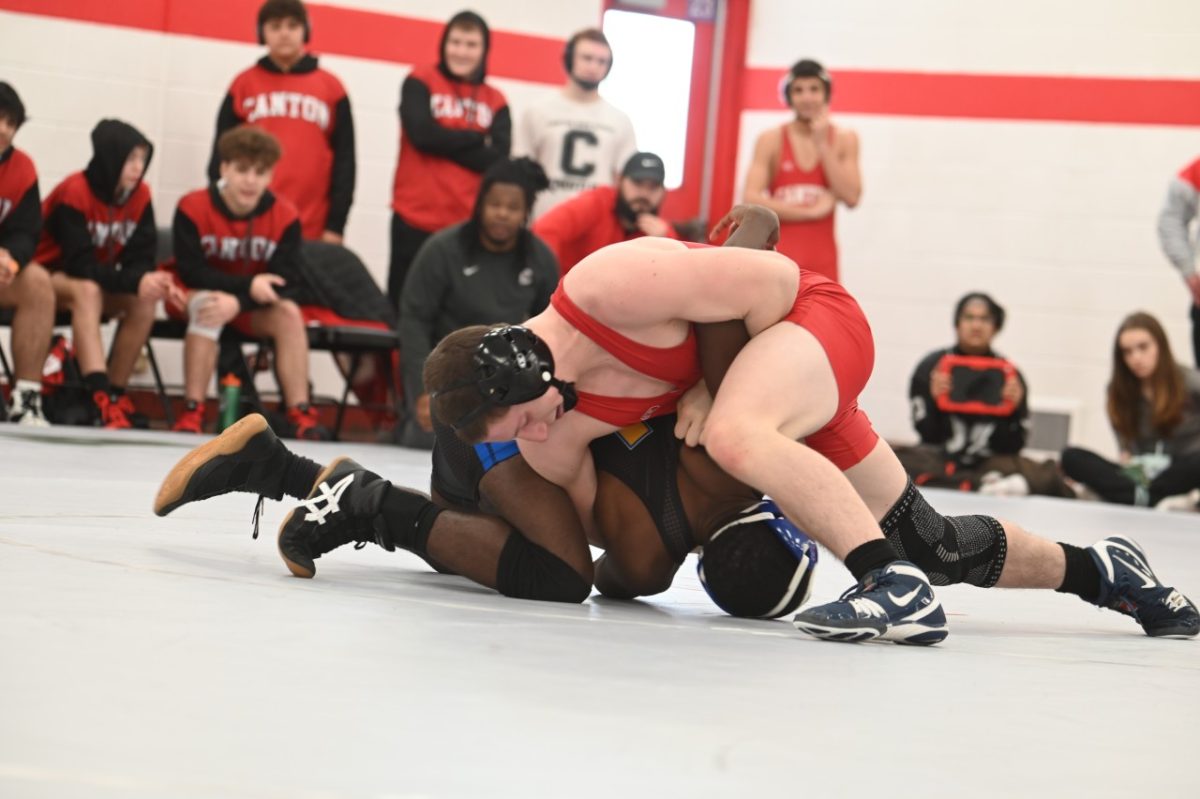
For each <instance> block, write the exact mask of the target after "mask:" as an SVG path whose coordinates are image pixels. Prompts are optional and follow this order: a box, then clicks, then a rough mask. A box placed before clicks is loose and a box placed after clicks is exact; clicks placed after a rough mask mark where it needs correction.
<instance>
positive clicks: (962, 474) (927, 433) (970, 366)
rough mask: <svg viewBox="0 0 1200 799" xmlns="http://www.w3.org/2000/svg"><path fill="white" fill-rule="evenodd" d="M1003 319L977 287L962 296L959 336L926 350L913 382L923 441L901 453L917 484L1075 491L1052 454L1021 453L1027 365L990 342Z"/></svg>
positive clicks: (913, 402) (911, 395)
mask: <svg viewBox="0 0 1200 799" xmlns="http://www.w3.org/2000/svg"><path fill="white" fill-rule="evenodd" d="M1003 327H1004V309H1003V308H1002V307H1001V306H1000V305H999V304H998V303H997V302H996V301H995V300H993V299H992V298H991V297H990V296H988V295H987V294H982V293H978V292H972V293H971V294H967V295H966V296H964V297H963V298H962V299H960V300H959V301H958V305H957V306H955V309H954V328H955V332H956V334H957V341H956V342H955V344H954V346H952V347H949V348H945V349H938V350H935V351H933V352H931V353H930V354H929V355H927V356H925V358H924V359H923V360H922V361H921V362H920V363H919V364H917V368H916V371H914V372H913V376H912V381H911V383H910V384H909V392H908V394H909V401H910V403H911V406H912V417H913V426H914V427H916V429H917V434H918V435H920V436H921V444H920V445H918V446H915V447H900V448H897V450H896V454H897V456H898V457H899V458H900V462H901V463H903V464H904V468H905V470H906V471H908V473H909V475H910V476H912V478H913V480H914V481H915V482H917V483H918V484H919V485H932V486H945V487H952V488H966V489H968V490H973V489H976V488H981V487H982V489H981V490H983V491H985V492H986V493H994V494H1005V493H1007V494H1016V495H1022V494H1029V493H1033V494H1048V495H1050V496H1071V492H1070V491H1069V489H1067V487H1066V485H1065V484H1064V483H1063V480H1062V478H1061V477H1060V476H1059V474H1058V467H1057V466H1056V465H1055V464H1054V463H1053V462H1048V463H1045V464H1038V463H1035V462H1034V461H1032V460H1030V459H1028V458H1023V457H1021V456H1020V453H1021V450H1022V449H1023V448H1024V447H1025V432H1026V431H1025V425H1026V423H1027V420H1028V418H1029V408H1028V405H1027V404H1026V391H1027V389H1026V385H1025V378H1024V377H1023V376H1022V375H1021V372H1020V371H1019V370H1018V369H1017V368H1016V367H1015V366H1013V365H1012V364H1011V363H1009V362H1008V361H1006V360H1004V358H1003V357H1002V356H1000V355H997V354H996V352H995V351H994V350H993V349H992V340H993V339H994V338H995V337H996V335H997V334H998V333H999V332H1000V330H1001V329H1002V328H1003ZM962 358H970V359H974V360H970V361H966V360H959V359H962ZM994 478H1003V479H1001V480H1000V481H999V482H996V483H993V479H994Z"/></svg>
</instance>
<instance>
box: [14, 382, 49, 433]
mask: <svg viewBox="0 0 1200 799" xmlns="http://www.w3.org/2000/svg"><path fill="white" fill-rule="evenodd" d="M8 420H9V421H10V422H12V423H13V424H20V425H25V426H26V427H49V426H50V422H48V421H47V420H46V417H45V415H44V414H43V413H42V395H41V394H39V393H38V392H36V391H29V390H25V391H14V392H13V398H12V404H11V405H9V406H8Z"/></svg>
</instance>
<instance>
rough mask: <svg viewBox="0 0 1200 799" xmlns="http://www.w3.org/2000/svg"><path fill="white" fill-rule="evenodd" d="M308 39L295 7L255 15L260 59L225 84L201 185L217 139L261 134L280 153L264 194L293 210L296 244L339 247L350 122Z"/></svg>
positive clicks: (270, 3) (273, 7)
mask: <svg viewBox="0 0 1200 799" xmlns="http://www.w3.org/2000/svg"><path fill="white" fill-rule="evenodd" d="M310 33H311V29H310V28H309V25H308V11H307V9H305V7H304V3H302V2H300V0H267V2H265V3H263V4H262V7H261V8H259V10H258V41H259V42H260V43H261V44H265V45H266V46H267V54H266V55H265V56H263V57H262V58H260V59H259V60H258V63H257V64H255V65H254V66H252V67H250V68H249V69H247V70H246V71H244V72H242V73H241V74H239V75H238V76H237V77H236V78H234V79H233V83H232V84H231V85H230V87H229V92H228V93H227V94H226V95H225V101H224V102H223V103H221V111H220V113H219V114H218V115H217V132H216V135H215V136H213V148H212V159H211V160H210V161H209V165H208V178H209V180H210V181H211V182H213V183H216V182H217V180H219V179H220V177H221V174H220V173H221V156H220V153H219V152H218V151H217V141H218V140H219V139H220V138H221V134H222V133H224V132H225V131H227V130H232V129H233V128H236V127H237V126H238V125H242V124H246V123H248V124H251V125H256V126H258V127H261V128H262V129H263V130H265V131H267V132H268V133H270V134H272V135H273V136H275V138H277V139H279V142H280V144H281V145H282V146H283V157H282V158H281V159H280V161H279V165H278V166H277V167H276V168H275V177H274V178H273V179H272V181H271V190H272V191H273V192H274V193H275V194H276V195H278V196H280V197H283V198H284V199H286V200H288V201H290V202H291V203H292V204H293V205H295V206H296V209H297V210H298V211H299V212H300V224H301V233H302V234H303V236H304V238H306V239H321V240H322V241H328V242H331V243H333V244H341V243H342V231H343V230H344V229H345V227H346V218H347V217H348V216H349V215H350V203H351V202H352V201H353V199H354V179H355V161H354V117H353V116H352V115H351V113H350V99H349V98H348V97H347V96H346V90H345V89H344V88H343V87H342V83H341V81H339V80H338V79H337V78H336V77H334V76H333V74H331V73H330V72H327V71H326V70H324V69H322V68H321V67H320V66H318V65H317V58H316V56H314V55H312V54H311V53H309V52H308V50H307V48H306V47H305V45H306V44H308V39H309V34H310Z"/></svg>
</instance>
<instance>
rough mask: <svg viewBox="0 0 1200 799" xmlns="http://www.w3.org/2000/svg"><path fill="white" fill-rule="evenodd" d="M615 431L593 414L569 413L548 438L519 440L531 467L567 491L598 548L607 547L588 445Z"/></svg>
mask: <svg viewBox="0 0 1200 799" xmlns="http://www.w3.org/2000/svg"><path fill="white" fill-rule="evenodd" d="M612 430H613V428H612V426H611V425H607V424H605V423H603V422H600V421H598V420H596V419H593V418H591V417H590V416H585V415H584V414H581V413H569V414H567V415H565V416H564V417H563V418H562V419H560V420H558V422H556V423H555V424H553V425H551V426H550V434H549V437H548V438H547V439H546V440H545V441H525V440H520V441H518V442H517V445H518V447H519V448H520V450H521V454H522V455H523V456H525V460H526V462H527V463H528V464H529V466H530V467H532V469H533V470H534V471H535V472H537V473H538V474H539V475H541V476H542V477H543V478H545V479H546V480H549V481H550V482H551V483H553V484H555V485H556V486H561V487H562V489H563V490H564V491H566V493H567V496H569V497H570V498H571V502H572V503H573V504H574V507H575V510H576V512H577V513H578V516H579V519H580V521H581V522H582V523H583V529H584V532H585V533H586V534H587V540H588V541H589V542H591V543H592V544H593V545H595V546H598V547H603V546H604V540H603V537H602V536H601V535H600V533H599V531H598V530H597V528H596V523H595V519H594V516H593V512H592V511H593V506H594V505H595V501H596V466H595V464H594V463H593V461H592V452H591V450H590V449H588V444H590V443H591V442H592V441H593V440H594V439H596V438H599V437H600V436H602V435H607V434H608V433H610V432H612Z"/></svg>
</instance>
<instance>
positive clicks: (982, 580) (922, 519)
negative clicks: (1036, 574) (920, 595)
mask: <svg viewBox="0 0 1200 799" xmlns="http://www.w3.org/2000/svg"><path fill="white" fill-rule="evenodd" d="M879 526H880V527H881V528H883V534H884V535H885V536H886V537H887V539H888V541H891V542H892V546H894V547H895V548H896V551H897V552H899V553H900V557H902V558H904V559H905V560H908V561H911V562H912V563H915V564H916V565H917V566H919V567H920V568H921V569H922V570H923V571H924V572H925V573H926V574H927V575H929V582H931V583H932V584H934V585H953V584H955V583H969V584H971V585H977V586H979V587H980V588H991V587H992V586H993V585H995V584H996V581H997V580H999V579H1000V572H1001V571H1002V570H1003V569H1004V558H1005V556H1006V555H1007V554H1008V538H1007V537H1006V536H1005V535H1004V527H1003V526H1002V525H1001V524H1000V522H999V521H997V520H996V519H994V518H992V517H991V516H942V515H941V514H940V513H938V512H937V511H936V510H934V509H933V507H932V506H930V504H929V503H928V502H926V501H925V497H923V496H921V492H920V491H918V490H917V487H916V486H915V485H913V483H912V481H911V480H910V481H909V483H908V485H907V486H906V487H905V489H904V493H903V494H901V495H900V499H899V500H897V501H896V504H895V505H893V506H892V508H891V510H889V511H888V512H887V515H886V516H884V517H883V521H881V522H880V523H879Z"/></svg>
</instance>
